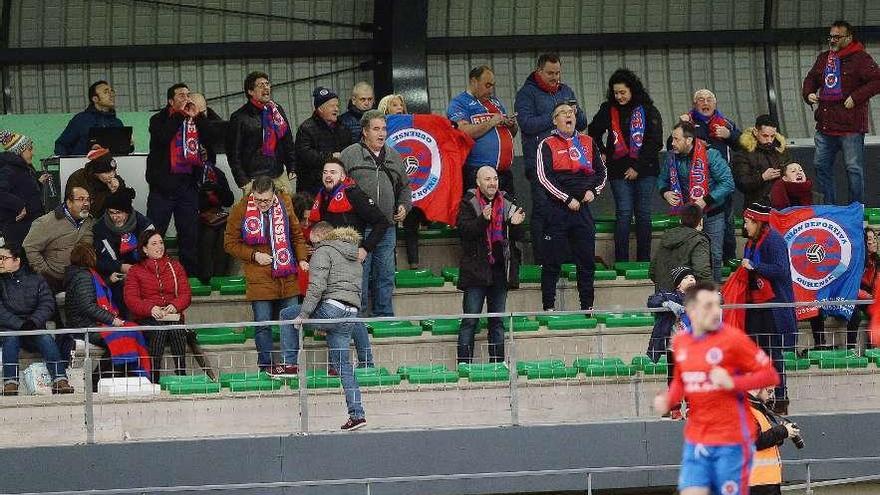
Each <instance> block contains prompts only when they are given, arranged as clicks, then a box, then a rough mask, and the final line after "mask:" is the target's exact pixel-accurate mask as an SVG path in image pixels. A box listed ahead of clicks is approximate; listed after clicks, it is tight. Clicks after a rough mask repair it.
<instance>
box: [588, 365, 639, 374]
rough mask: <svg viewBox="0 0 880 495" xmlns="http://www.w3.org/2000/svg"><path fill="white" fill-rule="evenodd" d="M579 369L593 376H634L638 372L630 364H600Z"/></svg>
mask: <svg viewBox="0 0 880 495" xmlns="http://www.w3.org/2000/svg"><path fill="white" fill-rule="evenodd" d="M578 370H580V371H582V372H583V373H584V374H585V375H587V376H592V377H605V376H632V375H635V374H636V370H635V368H633V367H632V366H630V365H628V364H599V365H593V366H587V367H585V368H578Z"/></svg>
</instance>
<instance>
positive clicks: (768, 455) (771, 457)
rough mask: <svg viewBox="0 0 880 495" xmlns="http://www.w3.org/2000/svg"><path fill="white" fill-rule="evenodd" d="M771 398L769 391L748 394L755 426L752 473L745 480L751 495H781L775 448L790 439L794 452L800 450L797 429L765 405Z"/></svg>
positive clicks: (777, 458) (780, 477) (768, 389)
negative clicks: (795, 448)
mask: <svg viewBox="0 0 880 495" xmlns="http://www.w3.org/2000/svg"><path fill="white" fill-rule="evenodd" d="M773 394H774V389H773V387H764V388H762V389H758V390H752V391H751V393H750V394H749V409H750V410H751V412H752V416H754V418H755V422H757V424H758V436H757V438H756V439H755V449H756V450H757V452H755V457H754V460H753V461H752V473H751V476H750V477H749V493H750V494H751V495H781V493H782V491H781V488H780V485H782V457H781V456H780V454H779V447H780V446H781V445H782V443H783V442H785V439H786V438H791V439H792V441H793V442H794V444H795V446H796V447H797V448H799V449H800V448H803V446H804V443H803V440H802V439H801V438H800V430H799V429H798V427H797V425H796V424H794V423H792V422H791V421H788V420H786V419H785V418H783V417H781V416H777V415H776V414H774V413H773V411H772V408H771V407H770V406H769V405H768V403H769V402H771V401H772V399H773Z"/></svg>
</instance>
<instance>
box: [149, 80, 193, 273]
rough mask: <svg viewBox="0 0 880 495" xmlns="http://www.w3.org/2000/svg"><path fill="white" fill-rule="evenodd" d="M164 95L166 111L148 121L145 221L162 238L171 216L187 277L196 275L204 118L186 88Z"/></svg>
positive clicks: (181, 85) (176, 86)
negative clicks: (199, 181)
mask: <svg viewBox="0 0 880 495" xmlns="http://www.w3.org/2000/svg"><path fill="white" fill-rule="evenodd" d="M167 96H168V104H167V105H166V107H165V108H163V109H162V110H160V111H159V112H158V113H157V114H155V115H153V116H152V117H150V154H149V155H148V156H147V174H146V176H147V184H149V186H150V194H149V196H148V197H147V217H148V218H150V219H151V220H152V221H153V224H154V225H155V226H156V228H157V229H158V230H159V231H160V232H162V233H164V232H165V231H166V230H167V229H168V224H169V223H171V216H172V215H174V226H175V228H176V229H177V238H178V247H179V250H180V262H181V263H182V264H183V267H184V268H185V269H186V271H187V273H196V270H197V266H198V263H197V262H196V242H197V239H198V217H199V198H198V194H199V191H198V174H199V173H200V172H201V167H202V162H203V157H202V154H203V150H204V145H205V144H206V143H205V142H204V141H202V139H203V137H202V136H204V135H205V130H204V129H203V126H204V125H205V123H206V119H205V117H204V116H203V115H202V114H200V113H199V112H198V109H197V108H196V106H195V104H194V103H193V101H192V99H191V98H190V95H189V87H187V85H186V84H183V83H177V84H175V85H173V86H171V87H170V88H168V94H167ZM200 137H202V139H200Z"/></svg>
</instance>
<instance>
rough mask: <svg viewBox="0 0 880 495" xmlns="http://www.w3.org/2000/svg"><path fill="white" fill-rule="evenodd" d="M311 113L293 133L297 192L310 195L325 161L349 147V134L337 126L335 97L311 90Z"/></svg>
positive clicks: (337, 107) (320, 90) (316, 89)
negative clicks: (312, 104)
mask: <svg viewBox="0 0 880 495" xmlns="http://www.w3.org/2000/svg"><path fill="white" fill-rule="evenodd" d="M312 96H313V97H314V104H315V113H314V114H313V115H312V116H311V117H309V118H307V119H306V120H305V121H303V123H302V124H300V126H299V129H297V130H296V141H295V143H296V144H295V147H296V160H297V167H298V168H297V184H296V190H297V191H305V192H308V193H312V194H314V193H315V192H317V191H318V188H320V187H321V171H322V170H323V169H324V163H326V160H327V159H329V158H339V154H340V152H341V151H342V150H344V149H345V148H346V147H347V146H348V145H350V144H352V141H351V131H350V130H349V129H348V128H347V127H345V126H344V125H341V124H340V123H339V121H338V118H339V97H338V96H336V93H334V92H333V91H331V90H329V89H327V88H320V87H319V88H315V92H314V93H313V95H312Z"/></svg>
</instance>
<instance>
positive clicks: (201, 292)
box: [189, 277, 213, 296]
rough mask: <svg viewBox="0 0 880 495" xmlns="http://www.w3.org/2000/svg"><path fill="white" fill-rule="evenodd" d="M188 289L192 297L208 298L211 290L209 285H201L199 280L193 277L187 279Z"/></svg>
mask: <svg viewBox="0 0 880 495" xmlns="http://www.w3.org/2000/svg"><path fill="white" fill-rule="evenodd" d="M189 288H190V291H191V292H192V295H194V296H210V295H211V291H212V290H213V289H211V285H210V284H203V283H202V281H201V280H199V279H197V278H195V277H190V278H189Z"/></svg>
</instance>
